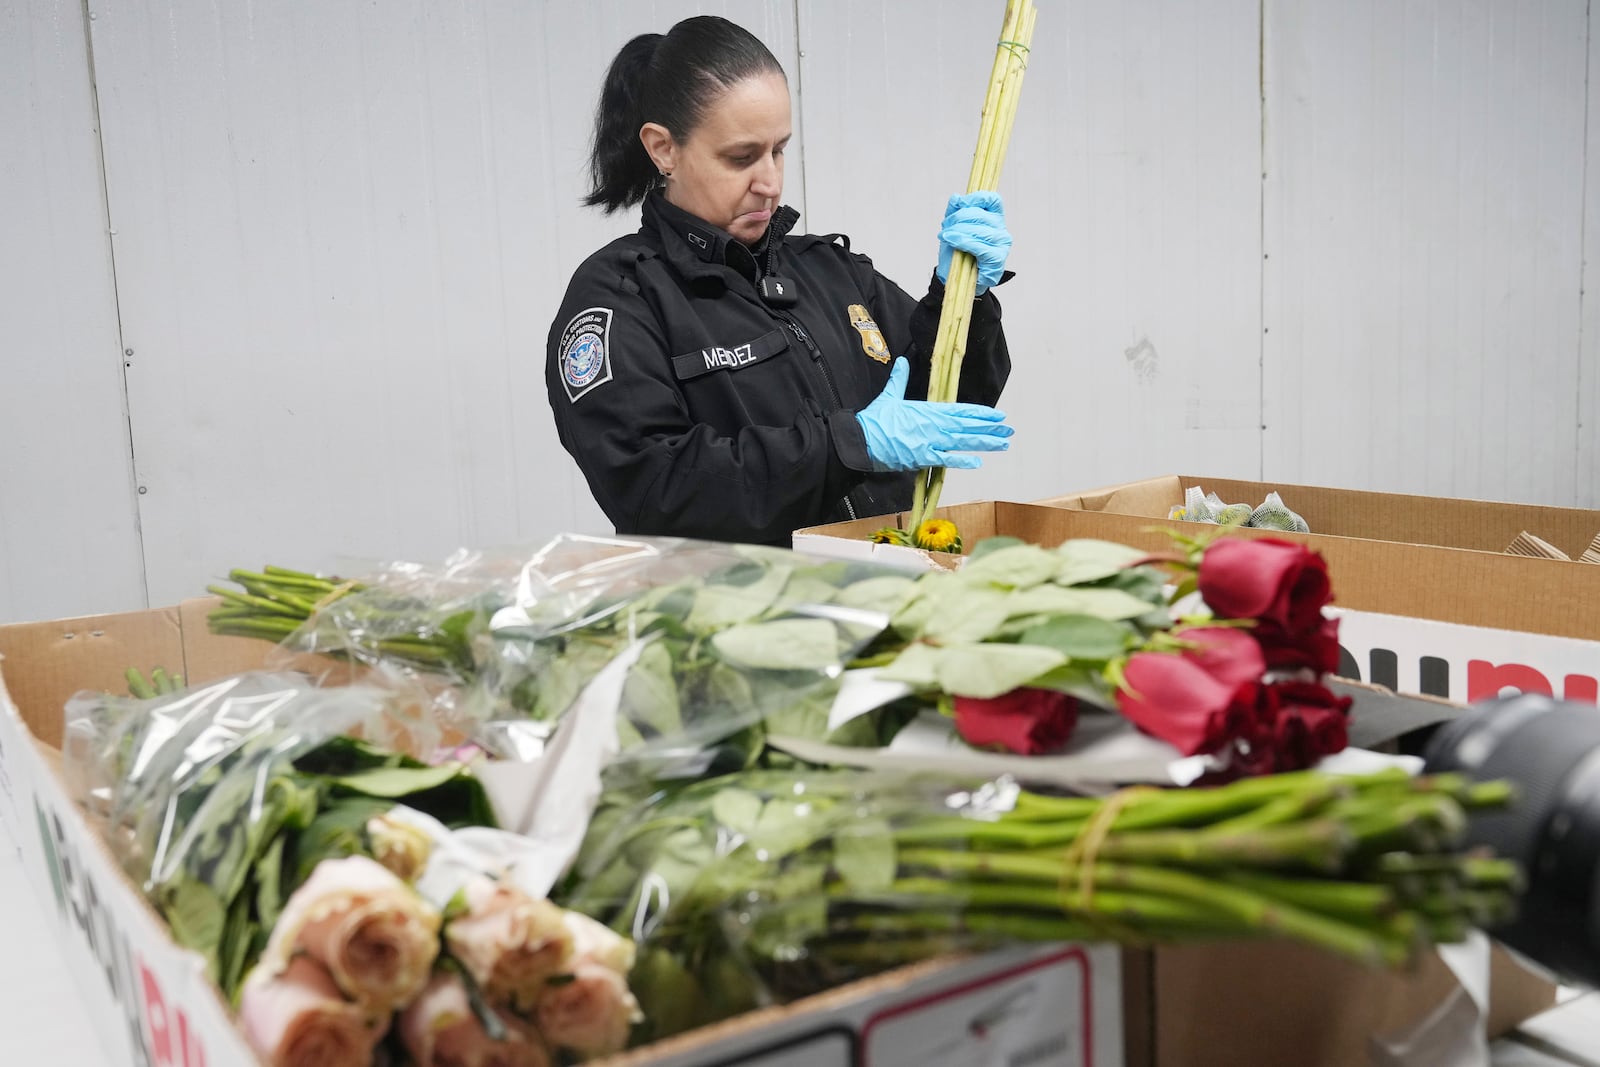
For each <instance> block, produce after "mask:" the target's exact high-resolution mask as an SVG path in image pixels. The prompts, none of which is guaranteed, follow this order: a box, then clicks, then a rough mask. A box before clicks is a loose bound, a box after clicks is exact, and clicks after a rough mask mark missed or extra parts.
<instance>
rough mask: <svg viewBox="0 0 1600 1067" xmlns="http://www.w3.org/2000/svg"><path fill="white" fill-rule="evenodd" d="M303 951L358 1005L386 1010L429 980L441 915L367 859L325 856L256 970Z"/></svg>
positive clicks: (270, 972) (274, 969) (279, 965)
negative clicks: (322, 967) (327, 858)
mask: <svg viewBox="0 0 1600 1067" xmlns="http://www.w3.org/2000/svg"><path fill="white" fill-rule="evenodd" d="M297 953H304V954H305V955H307V956H310V957H311V958H312V959H314V960H316V961H317V962H318V963H320V964H322V966H324V967H326V968H327V971H328V974H329V975H330V976H331V977H332V979H333V981H334V984H335V985H337V986H338V987H339V989H340V990H341V991H343V992H344V994H345V995H346V996H347V997H349V998H350V999H351V1000H354V1001H355V1002H356V1003H357V1004H359V1005H360V1006H361V1007H362V1009H363V1010H365V1011H367V1012H369V1013H370V1014H373V1015H387V1014H389V1013H390V1012H392V1011H394V1010H395V1009H396V1008H398V1007H400V1006H401V1005H403V1004H407V1003H409V1002H410V1001H411V999H412V998H413V997H415V996H416V995H417V993H418V992H419V991H420V990H421V989H422V987H423V985H424V984H426V983H427V981H428V975H429V973H430V972H431V971H432V970H433V961H434V958H435V957H436V956H437V955H438V953H439V913H438V912H437V911H435V910H434V909H433V908H432V907H430V906H429V905H428V903H427V902H426V901H424V900H423V899H422V898H421V897H420V896H418V895H417V893H416V890H414V889H412V888H411V887H410V886H408V885H406V884H405V883H404V882H402V881H401V880H400V879H398V878H396V877H395V876H394V875H393V874H391V873H390V872H389V871H388V870H387V869H385V868H384V867H383V866H382V865H381V864H379V863H377V862H375V861H373V860H371V859H368V858H367V857H366V856H345V857H343V858H342V859H334V860H323V861H322V862H321V863H319V864H317V866H316V869H315V870H313V871H312V872H311V877H310V878H307V879H306V880H305V882H304V884H302V885H301V886H300V888H299V889H297V890H295V892H294V895H293V896H291V897H290V898H289V902H288V903H287V904H285V905H284V909H283V914H282V915H280V916H279V917H278V922H277V925H276V926H274V927H273V928H272V935H271V937H270V938H269V939H268V941H267V947H266V949H265V950H264V951H263V952H262V954H261V962H260V964H259V967H260V969H261V970H263V971H264V972H265V976H266V977H273V976H275V975H277V974H280V973H283V972H284V971H285V969H286V968H288V966H289V964H290V962H291V959H292V957H294V956H295V955H296V954H297Z"/></svg>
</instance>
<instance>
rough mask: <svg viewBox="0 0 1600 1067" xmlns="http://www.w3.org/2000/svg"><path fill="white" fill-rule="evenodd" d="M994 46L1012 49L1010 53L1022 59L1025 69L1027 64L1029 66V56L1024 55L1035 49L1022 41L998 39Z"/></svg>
mask: <svg viewBox="0 0 1600 1067" xmlns="http://www.w3.org/2000/svg"><path fill="white" fill-rule="evenodd" d="M994 46H995V47H996V48H1004V49H1007V50H1008V51H1010V53H1011V54H1012V55H1014V56H1016V57H1017V58H1018V59H1020V60H1022V66H1023V68H1024V69H1026V68H1027V66H1028V57H1027V56H1026V55H1024V54H1023V53H1025V52H1031V51H1033V49H1031V48H1029V47H1028V46H1027V45H1025V44H1023V43H1022V42H1021V41H996V42H995V45H994Z"/></svg>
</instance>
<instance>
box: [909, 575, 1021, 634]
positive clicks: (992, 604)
mask: <svg viewBox="0 0 1600 1067" xmlns="http://www.w3.org/2000/svg"><path fill="white" fill-rule="evenodd" d="M1011 598H1012V594H1010V593H1007V592H1003V591H1001V590H999V589H985V588H981V587H977V588H972V589H967V590H965V591H964V592H963V593H962V594H961V595H960V596H958V597H952V598H950V599H949V600H947V601H946V602H945V610H943V611H941V612H940V613H939V614H937V615H935V616H934V617H933V618H932V619H930V620H929V621H928V625H926V626H924V627H923V628H922V636H923V637H926V638H929V639H930V640H934V641H938V642H940V643H941V644H961V643H963V642H968V641H982V640H984V639H985V638H988V637H990V636H992V635H993V634H994V632H995V631H996V630H998V629H999V628H1000V626H1001V625H1002V624H1003V623H1004V622H1005V621H1006V619H1007V618H1009V617H1010V615H1011V614H1012V612H1011Z"/></svg>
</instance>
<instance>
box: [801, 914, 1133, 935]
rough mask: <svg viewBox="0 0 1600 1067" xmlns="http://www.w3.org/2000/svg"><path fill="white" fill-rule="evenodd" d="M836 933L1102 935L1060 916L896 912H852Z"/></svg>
mask: <svg viewBox="0 0 1600 1067" xmlns="http://www.w3.org/2000/svg"><path fill="white" fill-rule="evenodd" d="M830 929H832V930H834V931H836V932H845V931H848V932H850V933H859V934H865V935H868V936H870V937H872V938H873V939H874V940H876V939H877V938H879V937H885V936H888V937H893V936H897V935H913V936H915V935H925V934H930V933H937V932H944V933H949V934H974V935H980V936H988V937H994V938H1003V939H1006V940H1019V941H1095V940H1100V939H1102V938H1103V937H1104V935H1105V929H1104V927H1096V926H1095V925H1094V924H1093V923H1086V922H1082V921H1079V920H1077V919H1069V918H1067V917H1065V916H1059V915H1014V914H1006V915H994V914H990V913H988V912H981V911H975V912H966V913H960V912H951V911H940V910H933V911H895V912H890V913H887V914H881V913H869V912H861V913H851V914H849V915H843V916H839V917H838V918H837V920H835V921H834V922H833V923H831V924H830Z"/></svg>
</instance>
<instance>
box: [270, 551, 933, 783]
mask: <svg viewBox="0 0 1600 1067" xmlns="http://www.w3.org/2000/svg"><path fill="white" fill-rule="evenodd" d="M909 584H910V581H909V579H906V578H904V577H903V576H900V575H897V574H895V573H894V572H892V571H889V570H887V569H885V568H882V567H879V566H875V565H871V564H857V563H842V562H831V561H830V562H816V561H812V560H809V559H807V558H806V557H803V556H800V555H797V554H795V553H793V552H789V551H787V550H779V549H765V548H760V547H752V546H746V545H725V544H713V543H703V542H695V541H681V540H668V539H624V538H591V537H576V536H566V537H561V538H558V539H556V540H554V541H552V542H550V543H549V544H547V545H545V546H543V547H542V548H540V549H538V550H536V551H533V552H527V551H525V550H517V549H507V550H500V551H496V552H474V553H459V554H457V555H456V556H454V557H452V558H451V559H450V560H449V561H447V562H446V563H445V564H444V565H443V566H442V567H438V568H429V567H425V566H421V565H418V564H414V563H405V564H393V565H390V566H388V567H386V568H384V569H383V570H381V571H380V572H379V573H378V574H377V575H376V576H374V577H373V578H371V579H369V580H368V581H366V582H365V583H364V585H363V587H362V588H361V589H360V590H357V591H353V592H350V593H348V594H347V595H344V596H341V597H339V598H337V599H335V600H333V601H331V602H330V603H328V604H326V605H324V606H323V607H322V608H321V609H320V610H319V611H317V612H316V613H315V615H313V616H312V618H311V619H310V621H309V622H308V623H307V624H306V625H305V626H304V627H302V628H301V630H300V632H299V633H298V634H296V635H295V636H294V637H292V638H291V639H290V640H289V641H287V642H285V646H284V647H285V649H286V650H292V651H296V652H299V651H312V652H319V653H326V654H331V655H335V656H339V657H342V658H349V659H353V660H356V661H357V662H361V663H364V664H367V665H369V666H373V667H390V668H392V667H393V666H394V665H395V664H397V663H404V664H409V666H410V667H412V668H421V669H422V670H423V672H424V673H430V674H434V675H437V676H442V677H444V678H447V679H448V680H449V683H450V684H449V685H448V686H447V687H445V688H444V689H442V690H441V689H439V688H438V687H436V688H435V694H436V701H437V703H438V706H439V709H440V710H441V713H442V714H443V715H444V716H445V717H447V718H449V719H450V720H451V722H452V725H454V726H456V727H458V728H460V729H462V730H463V731H464V732H466V733H467V734H469V735H470V736H471V737H472V739H473V740H474V741H475V742H476V743H478V744H479V745H481V746H482V747H484V748H485V749H487V750H488V751H489V752H491V753H493V754H495V755H499V756H507V757H515V758H519V759H533V758H536V757H537V756H538V754H539V753H540V752H541V751H542V750H543V749H544V747H545V746H546V745H548V744H549V742H550V739H551V737H552V736H553V733H554V730H555V728H556V726H557V724H558V723H559V722H560V721H561V718H562V716H563V715H564V714H565V713H566V711H567V710H568V709H569V708H570V707H572V706H573V703H574V701H575V700H576V699H577V697H578V695H579V694H580V693H581V692H583V691H584V689H585V687H586V686H587V685H588V684H589V683H590V682H591V681H593V680H594V678H595V677H596V676H597V675H598V674H599V673H600V671H601V670H602V669H603V668H605V666H606V665H607V664H609V663H611V662H612V661H613V659H614V658H615V657H617V656H618V655H619V654H620V653H622V652H623V650H625V649H629V648H630V647H632V646H633V645H634V644H635V643H642V646H643V647H642V649H640V650H639V651H638V658H637V660H636V661H635V662H634V663H633V665H632V666H631V667H630V669H629V671H628V676H627V680H626V683H625V685H624V687H623V692H622V695H621V700H620V707H619V715H618V732H619V734H620V747H621V750H622V751H621V755H620V759H621V761H622V762H624V763H635V764H639V765H640V766H641V767H644V766H647V767H648V771H647V773H649V774H651V775H652V776H660V775H662V774H663V773H666V768H667V767H668V766H676V767H677V768H678V771H677V773H680V774H685V775H700V774H704V773H707V772H708V771H711V770H713V769H718V770H727V769H730V768H731V767H738V766H742V765H744V763H745V762H747V761H748V760H749V759H750V758H751V757H752V756H753V754H754V753H755V752H756V751H757V750H758V749H759V747H760V745H759V736H756V735H755V734H752V733H750V731H751V730H752V728H755V727H758V726H759V725H760V724H762V723H766V722H777V723H779V724H780V725H781V726H782V727H783V728H784V729H785V730H786V731H787V732H792V733H804V734H806V735H808V736H818V737H821V736H823V735H825V734H827V732H828V731H827V716H828V711H829V709H830V708H831V707H832V703H833V699H834V697H835V695H836V693H837V691H838V686H839V680H840V677H841V675H842V673H843V671H844V669H845V666H846V664H847V663H849V661H850V660H851V658H852V657H853V656H854V655H855V654H856V653H857V652H859V651H860V650H861V649H862V648H864V647H865V646H866V645H867V644H868V643H869V642H870V641H872V640H873V638H875V637H876V636H877V635H878V634H879V633H881V632H882V631H883V629H884V627H885V626H886V625H887V622H888V611H887V610H886V608H885V605H886V604H888V605H889V606H891V607H892V595H891V596H889V597H888V599H886V598H885V594H892V593H893V592H894V591H895V590H901V589H902V588H904V587H909ZM889 585H893V586H894V589H893V590H891V589H889V588H888V586H889ZM420 649H427V650H428V651H426V652H419V650H420ZM870 725H871V724H870V723H862V724H859V725H857V726H855V727H853V728H852V732H854V733H856V734H861V735H862V736H866V731H868V730H869V729H870ZM741 735H745V736H741Z"/></svg>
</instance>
